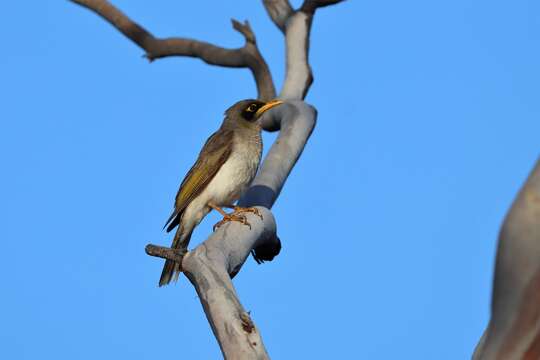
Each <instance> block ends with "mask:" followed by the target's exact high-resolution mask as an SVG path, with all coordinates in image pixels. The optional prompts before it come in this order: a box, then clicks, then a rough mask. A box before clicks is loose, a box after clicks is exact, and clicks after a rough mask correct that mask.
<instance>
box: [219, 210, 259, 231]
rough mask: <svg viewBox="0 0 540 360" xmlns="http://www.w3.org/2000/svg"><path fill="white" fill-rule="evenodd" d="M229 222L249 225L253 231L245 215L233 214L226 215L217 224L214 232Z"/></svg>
mask: <svg viewBox="0 0 540 360" xmlns="http://www.w3.org/2000/svg"><path fill="white" fill-rule="evenodd" d="M229 221H237V222H239V223H242V224H244V225H247V226H249V229H250V230H251V224H250V223H249V222H248V221H247V218H246V216H245V215H241V214H236V213H232V214H227V215H225V216H224V217H223V219H222V220H221V221H219V222H217V223H216V224H215V225H214V231H216V229H218V228H219V227H220V226H221V225H223V224H225V223H227V222H229Z"/></svg>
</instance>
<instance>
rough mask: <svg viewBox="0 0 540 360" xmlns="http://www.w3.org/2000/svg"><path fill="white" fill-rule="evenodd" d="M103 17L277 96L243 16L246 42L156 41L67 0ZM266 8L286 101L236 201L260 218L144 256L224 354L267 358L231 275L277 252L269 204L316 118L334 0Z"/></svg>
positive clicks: (116, 16) (279, 0) (165, 51)
mask: <svg viewBox="0 0 540 360" xmlns="http://www.w3.org/2000/svg"><path fill="white" fill-rule="evenodd" d="M71 1H72V2H74V3H77V4H79V5H82V6H84V7H86V8H88V9H90V10H92V11H93V12H95V13H96V14H98V15H100V16H101V17H102V18H104V19H105V20H106V21H108V22H109V23H111V24H112V25H113V26H114V27H115V28H116V29H117V30H119V31H120V32H121V33H123V34H124V35H125V36H126V37H128V38H129V39H131V40H132V41H133V42H135V43H136V44H137V45H139V46H140V47H141V48H142V49H144V50H145V51H146V57H147V58H148V59H149V60H151V61H152V60H154V59H158V58H162V57H166V56H190V57H198V58H200V59H202V60H203V61H205V62H206V63H208V64H212V65H219V66H227V67H248V68H250V69H251V71H252V73H253V75H254V77H255V81H256V84H257V89H258V93H259V98H261V99H263V100H268V99H271V98H274V97H275V94H276V91H275V88H274V84H273V80H272V76H271V74H270V70H269V69H268V66H267V64H266V62H265V61H264V59H263V57H262V55H261V54H260V52H259V50H258V48H257V46H256V40H255V35H254V33H253V31H252V29H251V27H250V26H249V23H248V22H247V21H246V22H245V23H244V24H242V23H239V22H237V21H235V20H233V27H234V28H235V29H236V30H237V31H239V32H240V33H242V35H243V36H244V38H245V39H246V44H245V45H244V47H242V48H239V49H224V48H220V47H218V46H215V45H212V44H208V43H204V42H200V41H196V40H191V39H183V38H167V39H158V38H155V37H154V36H153V35H152V34H151V33H150V32H148V31H147V30H146V29H144V28H143V27H141V26H140V25H138V24H137V23H135V22H134V21H132V20H131V19H129V18H128V17H127V16H126V15H124V14H123V13H122V12H120V10H118V9H117V8H115V7H114V6H113V5H111V4H110V3H109V2H108V1H105V0H71ZM263 2H264V5H265V7H266V9H267V11H268V13H269V15H270V17H271V19H272V21H273V22H274V23H275V24H276V25H277V26H278V28H279V29H280V30H281V31H282V32H283V33H284V34H285V41H286V76H285V82H284V84H283V88H282V89H281V92H280V95H279V98H281V99H282V100H286V104H285V105H282V106H280V107H278V108H276V109H273V110H271V111H269V112H268V113H267V114H265V116H264V117H263V119H261V126H262V127H263V129H265V130H267V131H277V130H281V131H280V134H279V136H278V139H277V140H276V142H275V143H274V144H273V145H272V147H271V149H270V151H269V153H268V155H267V156H266V158H265V160H264V161H263V164H262V166H261V169H260V171H259V173H258V174H257V176H256V178H255V180H254V181H253V183H252V185H251V187H250V188H249V189H248V191H247V193H246V194H245V195H244V197H243V198H242V199H240V202H239V204H240V205H242V206H259V211H260V212H261V214H262V215H263V220H260V219H259V218H258V217H257V216H252V215H248V217H249V219H248V220H249V222H250V223H251V225H252V226H251V229H250V230H249V229H246V227H245V226H242V225H239V224H237V223H228V224H226V225H224V226H221V227H220V228H219V229H218V230H217V231H216V232H214V233H213V234H211V235H210V237H208V238H207V239H206V240H205V241H204V242H203V243H202V244H200V245H198V246H197V247H196V248H195V249H193V250H192V251H189V252H187V253H178V252H176V251H175V250H173V249H169V248H165V247H160V246H156V245H148V246H147V247H146V252H147V253H148V254H149V255H152V256H157V257H161V258H164V259H169V260H173V261H176V262H178V263H180V264H181V267H182V270H183V273H184V274H185V275H186V276H187V278H188V279H189V280H190V281H191V283H192V284H193V285H194V287H195V289H196V290H197V293H198V295H199V299H200V300H201V304H202V306H203V308H204V311H205V314H206V317H207V319H208V321H209V323H210V325H211V327H212V330H213V332H214V335H215V336H216V339H217V340H218V343H219V345H220V348H221V351H222V353H223V355H224V357H225V358H226V359H268V354H267V352H266V349H265V348H264V344H263V342H262V338H261V336H260V333H259V331H258V329H257V327H256V326H255V324H254V323H253V321H252V320H251V318H250V317H249V314H248V313H247V312H246V311H245V309H244V308H243V307H242V305H241V303H240V301H239V300H238V296H237V295H236V292H235V290H234V286H233V284H232V282H231V278H232V277H234V276H235V275H236V274H237V273H238V272H239V271H240V268H241V267H242V265H243V263H244V261H245V260H246V258H247V257H248V256H249V254H250V252H252V253H253V254H254V257H255V259H256V260H257V262H260V261H264V260H271V259H272V258H273V257H274V256H276V255H277V254H278V253H279V250H280V248H281V244H280V241H279V239H278V237H277V235H276V223H275V220H274V217H273V216H272V213H271V212H270V210H269V209H271V207H272V205H273V204H274V202H275V201H276V199H277V197H278V196H279V193H280V191H281V189H282V188H283V185H284V184H285V181H286V180H287V177H288V175H289V174H290V172H291V170H292V168H293V167H294V165H295V164H296V161H297V160H298V158H299V157H300V155H301V153H302V151H303V149H304V147H305V145H306V143H307V141H308V139H309V136H310V135H311V133H312V131H313V129H314V127H315V123H316V118H317V111H316V110H315V108H314V107H312V106H310V105H308V104H306V103H305V102H303V101H302V100H303V99H304V97H305V96H306V94H307V92H308V90H309V87H310V86H311V83H312V82H313V75H312V71H311V68H310V66H309V62H308V53H309V33H310V29H311V24H312V20H313V16H314V14H315V11H316V9H317V8H319V7H323V6H326V5H332V4H334V3H337V2H339V1H335V0H333V1H322V0H320V1H307V0H306V1H305V2H304V3H303V5H302V6H301V8H300V9H298V10H293V8H292V7H291V5H290V4H289V2H288V1H287V0H264V1H263Z"/></svg>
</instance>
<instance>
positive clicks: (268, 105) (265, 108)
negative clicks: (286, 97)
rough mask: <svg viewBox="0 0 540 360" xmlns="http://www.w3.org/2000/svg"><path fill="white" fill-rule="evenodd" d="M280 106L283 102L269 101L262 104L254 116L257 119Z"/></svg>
mask: <svg viewBox="0 0 540 360" xmlns="http://www.w3.org/2000/svg"><path fill="white" fill-rule="evenodd" d="M281 104H283V101H281V100H270V101H269V102H267V103H266V104H264V105H263V106H262V107H261V108H260V109H259V110H257V112H256V113H255V116H256V117H257V118H258V117H260V116H261V115H262V114H264V113H265V112H266V111H268V110H270V109H271V108H273V107H276V106H278V105H281Z"/></svg>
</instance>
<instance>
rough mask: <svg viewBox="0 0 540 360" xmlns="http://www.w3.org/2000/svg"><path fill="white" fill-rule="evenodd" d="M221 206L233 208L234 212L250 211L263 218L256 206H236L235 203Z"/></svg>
mask: <svg viewBox="0 0 540 360" xmlns="http://www.w3.org/2000/svg"><path fill="white" fill-rule="evenodd" d="M223 207H226V208H229V209H233V213H234V214H242V213H252V214H255V215H257V216H258V217H260V218H261V220H262V219H263V216H262V215H261V213H260V211H259V209H257V208H256V207H247V208H246V207H241V206H236V205H224V206H223Z"/></svg>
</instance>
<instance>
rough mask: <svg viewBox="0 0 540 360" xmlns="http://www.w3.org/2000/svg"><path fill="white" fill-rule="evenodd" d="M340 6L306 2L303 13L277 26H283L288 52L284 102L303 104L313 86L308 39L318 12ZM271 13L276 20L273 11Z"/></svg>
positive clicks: (334, 1)
mask: <svg viewBox="0 0 540 360" xmlns="http://www.w3.org/2000/svg"><path fill="white" fill-rule="evenodd" d="M339 2H341V0H306V1H304V3H303V4H302V7H301V8H300V10H298V11H295V12H293V13H289V17H288V18H287V19H286V20H285V21H282V22H280V23H276V24H277V25H278V26H280V25H279V24H284V27H285V29H284V32H285V42H286V50H287V57H286V58H287V67H286V72H285V82H284V83H283V88H282V89H281V92H280V95H279V96H280V97H281V98H283V99H288V100H301V99H304V98H305V97H306V95H307V92H308V90H309V88H310V86H311V84H312V83H313V72H312V71H311V67H310V65H309V35H310V31H311V24H312V22H313V16H314V15H315V10H316V9H317V8H319V7H323V6H328V5H333V4H337V3H339ZM265 5H266V2H265ZM268 12H269V14H270V16H272V19H274V18H273V15H272V13H271V12H270V10H268ZM274 22H276V21H275V20H274ZM280 29H282V28H281V27H280ZM282 30H283V29H282Z"/></svg>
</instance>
